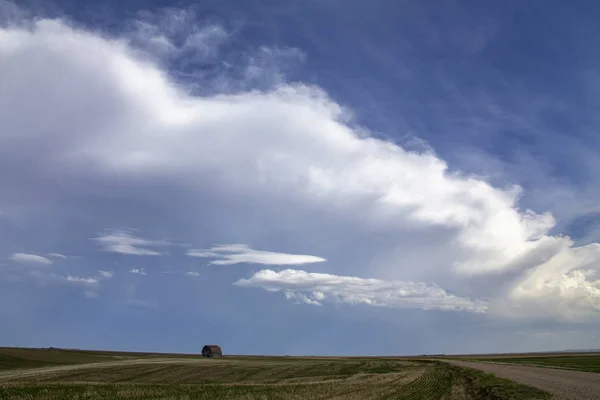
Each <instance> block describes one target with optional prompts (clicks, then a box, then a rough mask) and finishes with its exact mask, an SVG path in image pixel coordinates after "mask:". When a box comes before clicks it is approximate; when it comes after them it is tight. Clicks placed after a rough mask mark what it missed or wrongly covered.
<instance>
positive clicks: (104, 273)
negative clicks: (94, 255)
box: [98, 271, 115, 279]
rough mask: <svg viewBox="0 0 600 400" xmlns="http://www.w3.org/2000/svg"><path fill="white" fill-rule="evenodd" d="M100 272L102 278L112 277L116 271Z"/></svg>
mask: <svg viewBox="0 0 600 400" xmlns="http://www.w3.org/2000/svg"><path fill="white" fill-rule="evenodd" d="M98 273H99V274H100V276H101V277H102V278H105V279H111V278H112V277H113V276H114V275H115V273H114V272H112V271H98Z"/></svg>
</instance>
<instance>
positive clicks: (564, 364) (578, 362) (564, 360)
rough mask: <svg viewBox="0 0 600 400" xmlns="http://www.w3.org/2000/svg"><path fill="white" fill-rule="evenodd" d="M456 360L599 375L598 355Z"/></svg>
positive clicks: (599, 360)
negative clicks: (558, 369) (569, 370)
mask: <svg viewBox="0 0 600 400" xmlns="http://www.w3.org/2000/svg"><path fill="white" fill-rule="evenodd" d="M457 359H463V360H469V361H485V362H496V363H508V364H517V365H531V366H536V367H549V368H561V369H572V370H577V371H586V372H597V373H600V354H599V353H590V354H580V353H554V354H552V353H549V354H535V355H533V354H527V355H514V354H513V355H488V356H469V357H460V358H457Z"/></svg>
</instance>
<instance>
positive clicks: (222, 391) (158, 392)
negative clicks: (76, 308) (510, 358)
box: [0, 354, 547, 400]
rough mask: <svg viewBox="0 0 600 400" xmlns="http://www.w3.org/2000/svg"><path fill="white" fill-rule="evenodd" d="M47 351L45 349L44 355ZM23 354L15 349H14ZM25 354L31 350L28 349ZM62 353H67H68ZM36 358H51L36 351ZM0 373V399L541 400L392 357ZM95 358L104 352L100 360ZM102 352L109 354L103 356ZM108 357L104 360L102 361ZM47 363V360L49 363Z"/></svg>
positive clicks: (487, 379)
mask: <svg viewBox="0 0 600 400" xmlns="http://www.w3.org/2000/svg"><path fill="white" fill-rule="evenodd" d="M45 355H46V356H47V354H45ZM21 356H23V354H21ZM29 356H30V359H31V357H32V354H29ZM70 356H73V355H72V354H71V355H70ZM35 357H37V359H38V360H42V361H45V362H53V361H54V360H53V359H52V358H51V357H50V358H45V359H44V358H43V357H40V356H39V355H36V356H35ZM80 357H83V356H80V355H76V356H73V358H69V357H67V355H64V354H61V355H59V357H57V358H58V359H59V360H60V362H56V363H55V364H53V365H54V366H50V367H47V366H46V367H44V368H40V369H13V370H5V371H0V399H1V400H8V399H11V400H12V399H39V400H58V399H78V400H84V399H85V400H94V399H129V400H150V399H165V400H166V399H171V400H204V399H206V400H209V399H210V400H213V399H214V400H219V399H246V400H268V399H269V400H270V399H282V400H283V399H291V400H295V399H308V400H317V399H340V400H341V399H349V400H359V399H406V400H421V399H422V400H436V399H437V400H442V399H443V400H464V399H515V400H519V399H545V398H547V395H546V394H545V393H544V392H541V391H537V390H536V389H532V388H529V387H527V386H523V385H518V384H515V383H512V382H509V381H504V380H500V379H497V378H495V377H493V376H489V375H486V374H483V373H480V372H477V371H474V370H468V369H461V368H458V367H453V366H450V365H447V364H444V363H437V362H419V361H409V360H406V359H394V358H317V357H315V358H308V357H306V358H302V357H298V358H297V357H227V358H222V359H210V360H207V359H201V358H195V357H175V356H174V355H160V356H155V357H152V356H150V355H145V356H142V357H139V358H135V356H128V357H122V358H121V359H115V357H114V354H108V355H107V354H85V357H90V358H92V359H93V362H94V363H89V364H79V365H78V364H75V365H71V366H69V365H65V363H66V362H67V361H68V360H69V359H71V360H74V361H76V362H78V361H81V358H80ZM98 357H100V358H102V357H104V362H101V361H100V360H99V359H98ZM106 357H109V358H108V359H107V358H106ZM107 360H108V361H107ZM51 365H52V364H51Z"/></svg>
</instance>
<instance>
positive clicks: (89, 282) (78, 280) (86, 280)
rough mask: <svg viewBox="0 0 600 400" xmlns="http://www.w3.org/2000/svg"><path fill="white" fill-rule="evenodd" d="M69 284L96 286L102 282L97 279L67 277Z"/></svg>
mask: <svg viewBox="0 0 600 400" xmlns="http://www.w3.org/2000/svg"><path fill="white" fill-rule="evenodd" d="M65 279H66V280H67V281H68V282H72V283H76V284H82V285H96V284H98V283H99V282H100V281H99V279H98V278H96V277H81V276H71V275H69V276H67V277H66V278H65Z"/></svg>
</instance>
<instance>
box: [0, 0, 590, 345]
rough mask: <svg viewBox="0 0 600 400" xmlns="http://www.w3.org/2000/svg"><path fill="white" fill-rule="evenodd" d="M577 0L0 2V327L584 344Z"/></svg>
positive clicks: (233, 337)
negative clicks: (573, 0)
mask: <svg viewBox="0 0 600 400" xmlns="http://www.w3.org/2000/svg"><path fill="white" fill-rule="evenodd" d="M599 12H600V4H598V3H597V2H592V1H575V2H570V3H569V5H568V6H567V5H566V4H565V3H564V2H560V1H543V2H542V1H531V2H520V1H503V2H496V1H491V0H490V1H487V0H486V1H481V0H479V1H470V0H464V1H446V2H443V3H436V4H434V3H432V2H422V1H411V0H407V1H395V0H394V1H392V0H373V1H369V2H366V1H362V0H344V1H338V0H328V1H324V0H306V1H286V2H279V1H270V0H244V1H241V0H238V1H233V0H221V1H217V0H213V1H209V0H207V1H203V2H191V1H177V2H169V1H161V0H156V1H150V2H148V1H140V0H120V1H99V2H93V4H88V5H85V6H82V5H81V2H77V1H75V0H64V1H57V0H55V1H37V0H24V1H19V2H9V1H7V0H0V188H1V189H0V321H2V329H1V330H0V345H3V346H34V347H47V346H53V347H66V348H86V349H107V350H109V349H112V350H131V351H136V350H137V351H163V352H186V353H197V352H200V350H201V348H202V346H203V345H205V344H208V343H211V344H212V343H215V344H219V345H221V347H222V348H223V352H224V353H226V354H272V355H284V354H290V355H310V354H320V355H405V354H406V355H411V354H423V353H448V354H450V353H485V352H516V351H521V352H527V351H552V350H563V349H590V348H600V334H599V333H598V332H600V330H599V328H600V275H599V272H600V225H599V224H598V222H599V221H600V203H598V198H600V197H599V195H600V189H598V188H599V186H598V182H599V179H600V176H598V175H599V172H598V171H600V168H599V167H600V165H599V164H600V162H599V161H598V160H600V157H599V155H600V154H599V153H600V140H599V139H598V135H597V134H596V131H597V127H598V126H599V123H600V120H599V117H598V115H599V114H598V112H597V110H598V107H599V106H600V55H599V54H598V52H597V51H596V49H597V48H598V46H599V45H600V43H599V41H600V39H598V38H600V25H599V24H597V18H596V16H597V15H599V14H598V13H599Z"/></svg>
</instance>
